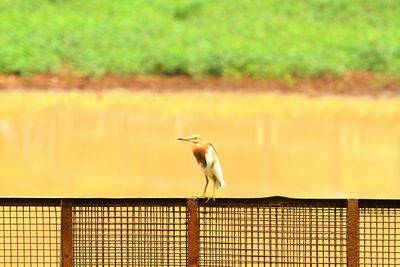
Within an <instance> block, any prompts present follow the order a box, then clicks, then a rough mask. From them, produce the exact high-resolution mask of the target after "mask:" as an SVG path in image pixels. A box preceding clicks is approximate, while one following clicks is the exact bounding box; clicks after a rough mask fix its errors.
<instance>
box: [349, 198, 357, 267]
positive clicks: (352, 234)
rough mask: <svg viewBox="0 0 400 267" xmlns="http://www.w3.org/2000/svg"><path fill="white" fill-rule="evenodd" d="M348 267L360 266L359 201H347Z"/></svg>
mask: <svg viewBox="0 0 400 267" xmlns="http://www.w3.org/2000/svg"><path fill="white" fill-rule="evenodd" d="M347 266H348V267H359V266H360V211H359V206H358V199H348V200H347Z"/></svg>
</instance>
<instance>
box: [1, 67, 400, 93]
mask: <svg viewBox="0 0 400 267" xmlns="http://www.w3.org/2000/svg"><path fill="white" fill-rule="evenodd" d="M112 88H123V89H128V90H152V91H156V92H169V91H172V92H176V91H182V90H214V91H242V92H256V93H257V92H279V93H302V94H307V95H311V96H319V95H350V96H375V97H378V96H399V95H400V81H396V80H395V79H393V78H391V77H388V76H385V75H381V74H377V73H370V72H351V73H347V74H345V75H343V76H341V77H331V76H323V77H320V78H313V79H311V78H307V79H293V80H287V79H286V80H285V79H269V80H264V79H254V78H248V77H244V78H241V79H235V78H220V77H208V78H193V77H187V76H116V75H108V76H104V77H102V78H100V79H90V78H88V77H82V76H77V75H72V74H67V75H66V74H55V75H51V74H49V75H34V76H29V77H23V76H19V75H3V76H0V90H8V89H24V90H30V89H32V90H70V89H80V90H98V91H102V90H107V89H112Z"/></svg>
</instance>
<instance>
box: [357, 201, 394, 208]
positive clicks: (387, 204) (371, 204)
mask: <svg viewBox="0 0 400 267" xmlns="http://www.w3.org/2000/svg"><path fill="white" fill-rule="evenodd" d="M359 207H360V208H400V199H360V200H359Z"/></svg>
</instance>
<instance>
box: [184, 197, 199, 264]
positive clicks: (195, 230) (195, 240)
mask: <svg viewBox="0 0 400 267" xmlns="http://www.w3.org/2000/svg"><path fill="white" fill-rule="evenodd" d="M198 208H199V205H198V201H197V199H196V198H189V199H188V200H187V214H188V215H187V216H188V226H187V231H188V232H187V234H188V248H187V250H188V266H189V267H198V266H199V254H200V228H199V215H198Z"/></svg>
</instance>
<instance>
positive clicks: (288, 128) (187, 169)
mask: <svg viewBox="0 0 400 267" xmlns="http://www.w3.org/2000/svg"><path fill="white" fill-rule="evenodd" d="M399 25H400V6H399V5H398V2H397V1H395V0H381V1H374V0H354V1H346V0H334V1H332V0H330V1H325V0H309V1H297V0H296V1H294V0H293V1H275V0H263V1H261V0H252V1H247V0H237V1H228V0H217V1H211V0H179V1H178V0H175V1H167V0H154V1H151V0H131V1H128V0H126V1H108V0H107V1H106V0H96V1H83V0H35V1H26V0H0V88H1V89H2V90H1V91H0V185H1V186H0V195H3V196H74V197H141V196H144V197H189V196H199V195H201V193H202V190H203V186H204V183H205V179H204V175H203V174H202V172H201V169H200V168H199V166H198V165H197V163H196V160H195V158H194V157H193V155H192V152H191V147H190V144H188V143H182V142H179V141H177V140H176V138H177V137H179V136H187V135H191V134H195V133H197V134H201V135H202V136H203V137H204V139H206V140H209V141H211V142H212V143H214V144H215V146H216V148H217V150H218V153H219V155H220V157H221V163H222V167H223V170H224V174H225V179H226V182H227V187H226V188H223V189H221V190H220V191H219V192H217V196H221V197H263V196H271V195H283V196H289V197H308V198H312V197H327V198H332V197H346V198H349V197H357V198H363V197H365V198H366V197H373V198H398V197H399V196H400V97H399V93H400V76H399V73H400V31H399V30H398V28H399Z"/></svg>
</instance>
